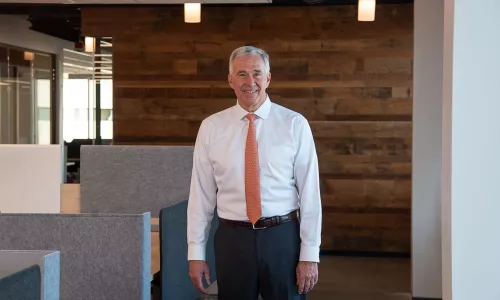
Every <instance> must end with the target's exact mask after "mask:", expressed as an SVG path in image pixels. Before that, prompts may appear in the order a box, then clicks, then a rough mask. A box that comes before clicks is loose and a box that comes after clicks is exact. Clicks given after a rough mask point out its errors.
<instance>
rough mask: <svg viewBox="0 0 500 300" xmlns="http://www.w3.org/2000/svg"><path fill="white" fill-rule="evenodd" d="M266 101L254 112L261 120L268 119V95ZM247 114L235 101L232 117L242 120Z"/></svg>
mask: <svg viewBox="0 0 500 300" xmlns="http://www.w3.org/2000/svg"><path fill="white" fill-rule="evenodd" d="M266 97H267V98H266V100H265V101H264V103H262V105H261V106H260V107H259V109H257V110H256V111H255V114H256V115H257V116H258V117H259V118H262V119H267V118H268V117H269V112H270V111H271V99H269V95H267V96H266ZM248 113H249V112H248V111H246V110H245V109H244V108H243V107H241V105H240V104H239V103H238V101H236V106H235V109H234V115H235V116H236V117H237V118H238V120H241V119H243V118H244V117H245V116H246V115H247V114H248Z"/></svg>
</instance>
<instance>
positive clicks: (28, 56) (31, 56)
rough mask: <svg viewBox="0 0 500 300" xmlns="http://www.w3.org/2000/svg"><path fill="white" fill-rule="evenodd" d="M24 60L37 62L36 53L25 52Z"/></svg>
mask: <svg viewBox="0 0 500 300" xmlns="http://www.w3.org/2000/svg"><path fill="white" fill-rule="evenodd" d="M24 60H30V61H31V60H35V53H33V52H29V51H24Z"/></svg>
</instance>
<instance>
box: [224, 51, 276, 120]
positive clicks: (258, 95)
mask: <svg viewBox="0 0 500 300" xmlns="http://www.w3.org/2000/svg"><path fill="white" fill-rule="evenodd" d="M228 80H229V86H231V88H232V89H233V90H234V93H235V94H236V97H237V98H238V102H239V104H240V105H241V106H242V107H243V108H244V109H246V110H247V111H249V112H254V111H256V110H257V109H258V108H259V107H260V105H261V104H262V103H263V102H264V101H265V100H266V98H267V94H266V89H267V87H268V86H269V83H270V82H271V73H266V69H265V65H264V60H263V59H262V58H261V57H260V56H259V55H245V56H239V57H237V58H236V59H235V60H234V61H233V69H232V70H231V73H230V74H229V76H228Z"/></svg>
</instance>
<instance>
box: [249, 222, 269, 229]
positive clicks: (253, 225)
mask: <svg viewBox="0 0 500 300" xmlns="http://www.w3.org/2000/svg"><path fill="white" fill-rule="evenodd" d="M252 228H253V229H254V230H260V229H266V228H267V226H264V227H255V224H254V223H252Z"/></svg>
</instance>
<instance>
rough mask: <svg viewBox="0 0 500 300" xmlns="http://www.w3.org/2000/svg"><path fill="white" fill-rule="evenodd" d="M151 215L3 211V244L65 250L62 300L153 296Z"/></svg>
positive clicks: (0, 232)
mask: <svg viewBox="0 0 500 300" xmlns="http://www.w3.org/2000/svg"><path fill="white" fill-rule="evenodd" d="M150 218H151V216H150V214H149V213H145V214H140V215H118V214H99V215H97V214H95V215H94V214H0V249H2V250H57V251H60V253H61V289H60V290H61V294H60V295H61V299H62V300H88V299H92V300H101V299H102V300H109V299H123V300H126V299H131V300H146V299H149V298H148V297H149V290H150V280H151V276H150V270H151V254H150V253H151V240H150V239H151V232H150V228H151V223H150Z"/></svg>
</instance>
